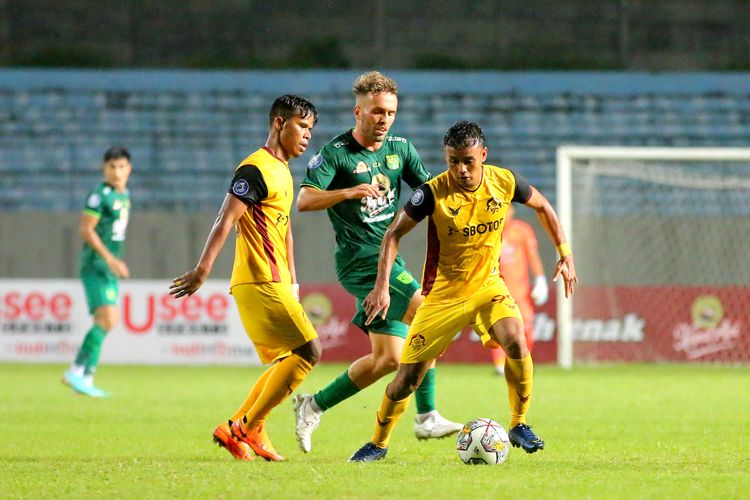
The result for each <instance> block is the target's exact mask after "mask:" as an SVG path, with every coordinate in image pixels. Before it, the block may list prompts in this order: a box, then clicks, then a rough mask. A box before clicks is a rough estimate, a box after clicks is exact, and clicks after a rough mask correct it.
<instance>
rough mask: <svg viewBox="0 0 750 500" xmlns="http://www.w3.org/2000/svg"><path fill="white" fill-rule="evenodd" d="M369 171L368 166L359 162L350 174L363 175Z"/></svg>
mask: <svg viewBox="0 0 750 500" xmlns="http://www.w3.org/2000/svg"><path fill="white" fill-rule="evenodd" d="M369 171H370V167H369V165H367V163H365V162H363V161H361V162H359V163H357V167H356V168H355V169H354V170H352V173H354V174H364V173H365V172H369Z"/></svg>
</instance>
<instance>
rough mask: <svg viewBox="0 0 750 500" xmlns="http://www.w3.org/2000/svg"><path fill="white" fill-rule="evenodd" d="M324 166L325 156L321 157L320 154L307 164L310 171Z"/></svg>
mask: <svg viewBox="0 0 750 500" xmlns="http://www.w3.org/2000/svg"><path fill="white" fill-rule="evenodd" d="M322 164H323V155H321V154H320V153H318V154H316V155H315V156H313V157H312V158H310V161H308V162H307V168H309V169H310V170H312V169H314V168H318V167H319V166H321V165H322Z"/></svg>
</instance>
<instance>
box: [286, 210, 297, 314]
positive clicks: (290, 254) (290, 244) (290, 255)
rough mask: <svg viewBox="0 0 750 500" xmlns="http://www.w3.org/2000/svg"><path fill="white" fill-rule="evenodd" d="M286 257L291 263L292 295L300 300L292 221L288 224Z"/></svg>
mask: <svg viewBox="0 0 750 500" xmlns="http://www.w3.org/2000/svg"><path fill="white" fill-rule="evenodd" d="M285 241H286V257H287V261H288V263H289V275H290V276H291V277H292V295H294V298H295V299H297V300H299V284H298V283H297V267H296V265H295V263H294V237H293V236H292V221H291V219H290V220H289V224H287V226H286V237H285Z"/></svg>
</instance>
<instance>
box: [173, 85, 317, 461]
mask: <svg viewBox="0 0 750 500" xmlns="http://www.w3.org/2000/svg"><path fill="white" fill-rule="evenodd" d="M269 118H270V127H269V132H268V139H267V140H266V144H265V145H264V146H263V147H262V148H260V149H258V150H257V151H256V152H254V153H253V154H251V155H250V156H248V157H247V158H245V159H244V160H243V161H242V162H241V163H240V165H239V166H238V167H237V169H236V170H235V173H234V178H233V179H232V183H231V185H230V187H229V192H228V193H227V195H226V196H225V197H224V203H223V205H222V206H221V209H220V210H219V215H218V217H217V218H216V222H214V226H213V228H212V229H211V232H210V234H209V235H208V239H207V241H206V245H205V247H204V248H203V253H202V254H201V257H200V260H199V261H198V264H197V265H196V266H195V269H193V270H192V271H189V272H187V273H185V274H183V275H182V276H180V277H179V278H175V279H174V280H173V281H172V284H171V286H170V294H172V295H174V296H175V297H182V296H185V295H191V294H193V293H194V292H195V291H196V290H198V288H200V286H201V285H202V284H203V282H204V281H205V280H206V278H207V277H208V274H209V273H210V272H211V268H212V267H213V264H214V261H215V260H216V256H217V255H218V254H219V252H220V251H221V248H222V246H223V245H224V242H225V241H226V238H227V236H228V235H229V232H230V231H231V230H232V228H233V227H234V228H235V229H236V234H237V241H236V245H235V254H234V267H233V269H232V279H231V284H230V290H231V294H232V295H233V296H234V299H235V301H236V302H237V308H238V310H239V313H240V318H241V319H242V324H243V325H244V327H245V331H246V332H247V334H248V336H249V337H250V339H251V340H252V341H253V344H255V349H256V351H257V352H258V356H259V357H260V360H261V361H262V362H263V363H264V364H268V363H272V364H271V366H270V367H269V368H268V369H267V370H266V371H265V372H263V374H262V375H261V376H260V377H259V378H258V380H257V381H256V382H255V385H253V387H252V389H250V392H249V393H248V395H247V397H246V398H245V401H244V403H242V405H241V406H240V408H239V409H238V410H237V411H236V412H235V413H234V415H232V416H231V417H230V418H229V420H228V422H227V423H222V424H219V425H218V426H217V427H216V429H215V430H214V440H215V441H216V442H217V443H218V444H219V445H221V446H223V447H224V448H226V449H227V450H228V451H229V452H230V453H231V454H232V455H233V456H234V457H235V458H237V459H239V460H253V459H254V458H255V457H254V456H253V455H252V453H250V449H252V451H253V452H255V454H256V455H258V456H261V457H263V458H264V459H266V460H272V461H281V460H284V458H283V457H282V456H281V455H279V454H278V453H277V452H276V450H275V449H274V447H273V445H272V444H271V441H270V439H269V438H268V436H267V434H266V433H265V431H264V425H265V422H266V418H267V417H268V414H269V413H270V412H271V410H273V408H275V407H276V406H278V405H279V404H280V403H281V402H282V401H284V400H285V399H286V398H287V397H289V395H291V393H292V392H294V389H295V388H296V387H297V386H298V385H299V384H301V383H302V381H303V380H304V379H305V377H306V376H307V374H308V373H310V370H312V368H313V366H314V365H315V364H316V363H317V362H318V359H319V358H320V354H321V347H320V341H319V340H318V335H317V334H316V332H315V329H314V328H313V326H312V324H311V323H310V321H309V319H308V318H307V315H306V314H305V312H304V310H303V309H302V306H301V305H300V303H299V293H298V289H297V287H296V283H297V277H296V273H295V268H294V253H293V239H292V226H291V222H290V220H289V213H290V210H291V207H292V202H293V200H294V184H293V181H292V175H291V173H290V172H289V163H288V161H289V160H290V159H291V158H296V157H298V156H300V155H301V154H302V153H304V152H305V149H306V148H307V144H308V142H309V141H310V137H311V135H312V129H313V126H314V125H315V123H316V122H317V119H318V113H317V111H316V110H315V107H314V106H313V105H312V104H311V103H310V102H309V101H307V100H306V99H303V98H301V97H298V96H294V95H284V96H281V97H279V98H277V99H276V100H275V101H274V103H273V106H272V107H271V112H270V114H269ZM248 447H249V448H248Z"/></svg>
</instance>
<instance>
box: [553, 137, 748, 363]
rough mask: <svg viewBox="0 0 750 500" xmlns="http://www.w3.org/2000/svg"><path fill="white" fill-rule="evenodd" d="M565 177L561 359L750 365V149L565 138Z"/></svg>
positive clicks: (561, 169) (560, 170)
mask: <svg viewBox="0 0 750 500" xmlns="http://www.w3.org/2000/svg"><path fill="white" fill-rule="evenodd" d="M557 183H558V185H557V204H558V214H559V216H560V220H561V222H562V224H563V228H564V229H565V231H566V234H567V236H568V239H569V240H570V242H571V244H572V247H573V252H574V256H575V264H576V270H577V273H578V277H579V280H580V285H579V286H578V289H577V290H576V293H575V295H574V297H573V299H572V300H566V299H565V298H564V295H563V293H562V288H561V284H560V285H558V290H557V326H558V329H557V356H558V362H559V363H560V365H562V366H564V367H570V366H572V364H573V362H574V361H575V362H576V363H577V362H654V361H679V362H688V361H689V362H726V363H732V362H745V363H746V362H750V149H746V148H627V147H577V146H562V147H560V148H558V151H557ZM560 282H562V280H560Z"/></svg>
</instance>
